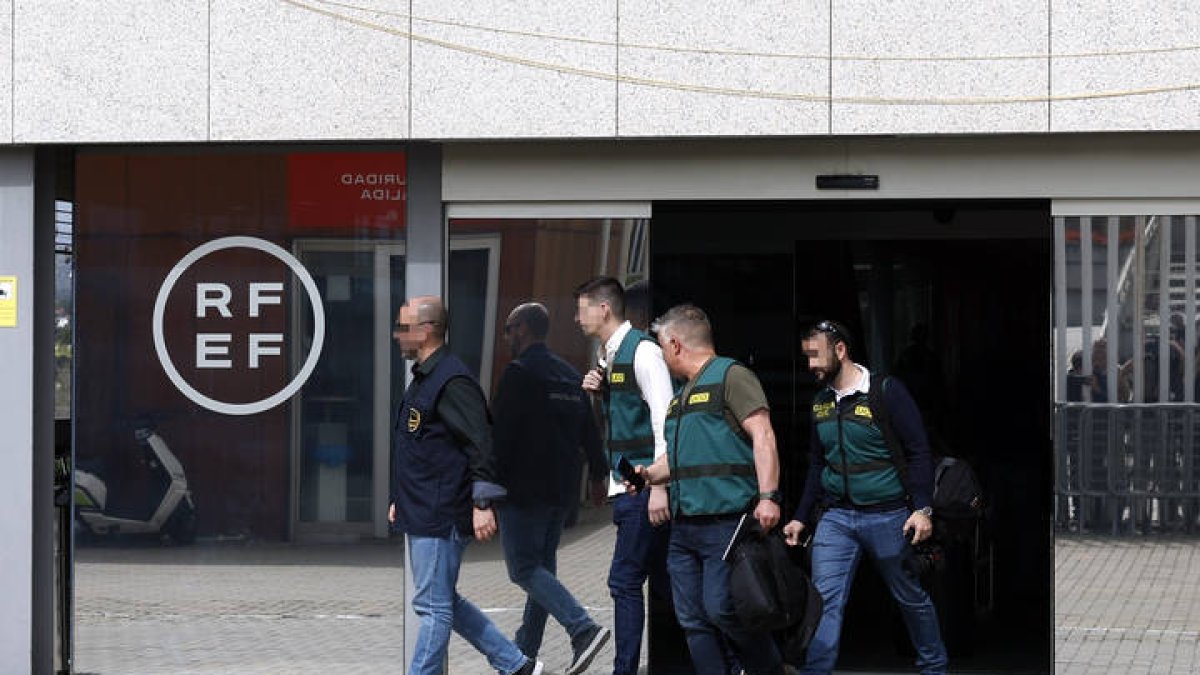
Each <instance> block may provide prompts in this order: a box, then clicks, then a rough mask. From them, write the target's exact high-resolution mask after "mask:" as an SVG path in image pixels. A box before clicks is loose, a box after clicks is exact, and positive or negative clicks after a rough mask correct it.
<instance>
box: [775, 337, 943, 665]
mask: <svg viewBox="0 0 1200 675" xmlns="http://www.w3.org/2000/svg"><path fill="white" fill-rule="evenodd" d="M849 340H850V336H849V333H848V332H847V330H846V328H845V327H844V326H842V325H841V324H839V323H835V322H833V321H822V322H820V323H818V324H817V325H816V326H815V327H814V328H813V329H812V330H810V331H809V332H808V334H807V335H806V336H805V337H804V339H803V340H802V341H801V346H802V348H803V350H804V355H805V356H806V357H808V369H809V370H810V371H812V373H813V374H814V375H815V376H816V377H817V381H818V382H823V383H824V384H825V385H826V388H825V389H823V390H822V391H820V392H818V393H817V395H816V397H815V398H814V399H813V407H812V417H813V431H812V439H811V441H810V443H811V445H810V447H811V461H810V465H809V470H808V476H807V480H806V481H805V486H804V494H803V496H801V498H800V505H799V506H798V507H797V509H796V513H795V516H794V517H793V520H792V521H791V522H789V523H788V524H787V525H785V526H784V529H783V531H784V534H785V535H786V536H787V539H788V543H789V544H792V545H793V546H794V545H796V544H798V543H799V542H800V537H801V534H802V533H803V531H804V530H805V529H807V528H808V527H810V525H809V524H808V521H809V520H810V518H812V514H813V509H814V506H815V505H816V504H817V503H818V502H820V503H821V504H822V505H823V506H824V507H826V510H825V514H824V515H823V516H821V518H820V521H819V522H818V523H817V524H816V531H815V533H814V535H813V548H812V576H813V584H814V585H816V587H817V590H818V591H819V592H820V593H821V598H822V600H824V603H825V608H824V612H823V613H822V615H821V623H820V624H819V625H818V627H817V632H816V634H815V635H814V636H813V639H812V642H811V643H810V644H809V646H808V654H807V660H806V663H805V667H804V672H805V673H830V672H832V671H833V667H834V664H835V663H836V662H837V655H838V644H839V641H840V638H841V631H842V616H843V612H844V610H845V607H846V598H847V597H848V596H849V595H850V584H851V583H852V582H853V581H854V573H855V571H856V570H857V569H858V563H859V561H860V560H861V559H862V556H863V553H866V554H867V555H869V556H870V557H871V558H872V560H873V561H874V563H875V567H876V569H878V570H879V574H880V576H881V577H883V580H884V582H885V583H886V584H887V586H888V589H889V590H890V591H891V594H892V597H894V598H895V599H896V604H897V605H898V606H899V608H900V612H901V614H902V615H903V617H904V623H905V625H906V626H907V627H908V633H909V636H910V637H911V639H912V642H913V646H914V647H915V648H916V651H917V667H919V668H920V669H921V672H923V673H928V674H935V673H945V672H946V663H947V658H946V648H945V646H944V645H943V643H942V638H941V631H940V630H939V627H938V619H937V612H936V611H935V609H934V606H933V603H932V602H931V601H930V599H929V594H928V593H926V592H925V590H924V589H923V588H921V584H920V581H919V579H917V577H916V576H914V575H913V574H912V573H911V572H910V571H909V570H908V569H906V567H908V566H906V565H905V564H904V560H905V558H906V557H907V556H911V555H912V551H911V549H910V548H909V545H908V542H906V541H905V540H906V539H908V540H909V541H911V542H912V543H914V544H916V543H920V542H922V541H924V540H926V539H928V538H929V537H930V536H931V535H932V534H933V520H932V516H933V509H932V507H931V506H930V504H931V502H932V498H933V465H932V461H931V459H930V452H929V441H928V440H927V439H926V437H925V428H924V426H923V424H922V422H921V414H920V412H919V411H918V409H917V405H916V403H915V402H913V399H912V396H910V395H909V393H908V390H907V389H905V388H904V385H903V384H902V383H901V382H900V381H899V380H897V379H894V378H885V379H882V380H878V382H876V381H873V380H872V378H871V373H870V372H868V371H867V369H866V368H864V367H863V366H861V365H859V364H857V363H855V362H854V361H852V360H851V359H850V345H849ZM875 386H879V387H881V391H880V392H876V393H877V394H881V396H879V398H880V399H881V400H882V404H883V405H885V406H887V410H886V411H884V412H883V413H877V412H874V411H873V408H872V407H871V404H870V398H869V392H870V391H871V388H872V387H875ZM884 418H886V419H887V420H888V423H887V424H881V422H883V420H884ZM884 427H890V429H889V428H884ZM889 436H890V437H892V438H894V439H895V441H893V443H896V444H898V445H901V446H903V448H902V452H903V453H904V457H903V459H902V460H900V459H899V458H897V457H895V456H893V454H892V452H893V451H895V452H900V451H901V448H895V449H893V448H891V446H890V444H889Z"/></svg>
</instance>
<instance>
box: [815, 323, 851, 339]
mask: <svg viewBox="0 0 1200 675" xmlns="http://www.w3.org/2000/svg"><path fill="white" fill-rule="evenodd" d="M813 332H816V333H825V334H826V335H828V336H829V337H830V338H833V339H836V340H838V341H839V342H845V341H846V336H845V335H843V334H842V331H840V330H838V327H837V325H836V324H834V323H833V322H832V321H830V320H828V319H826V320H823V321H821V322H820V323H818V324H817V325H815V326H813Z"/></svg>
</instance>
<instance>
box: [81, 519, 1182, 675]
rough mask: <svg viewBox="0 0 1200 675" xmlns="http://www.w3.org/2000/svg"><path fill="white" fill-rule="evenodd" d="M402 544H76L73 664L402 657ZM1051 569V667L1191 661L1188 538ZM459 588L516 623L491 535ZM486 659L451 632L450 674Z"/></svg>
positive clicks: (168, 668) (1176, 666) (180, 669)
mask: <svg viewBox="0 0 1200 675" xmlns="http://www.w3.org/2000/svg"><path fill="white" fill-rule="evenodd" d="M612 537H613V528H612V527H611V525H609V523H608V520H607V513H606V512H605V510H603V509H598V510H593V511H589V512H586V514H585V517H584V520H583V522H582V523H581V524H580V525H578V526H576V527H575V528H572V529H570V530H568V531H567V533H566V534H565V536H564V540H563V547H562V549H561V551H560V554H559V565H560V576H561V577H563V578H564V579H565V580H566V583H567V585H568V586H569V587H570V588H571V590H572V591H573V592H574V593H575V595H576V597H577V598H578V599H579V601H580V602H581V603H582V604H583V605H584V606H585V607H587V608H588V609H589V611H591V613H592V615H593V616H594V617H595V618H596V620H597V621H598V622H600V623H602V624H604V625H607V626H609V627H611V626H612V607H611V601H610V600H609V598H608V589H607V586H606V584H605V579H606V576H607V569H608V561H609V558H610V556H611V552H612ZM401 551H402V548H401V547H400V546H399V545H398V542H395V541H391V542H364V543H354V544H346V545H333V544H325V545H294V544H278V543H276V544H262V543H247V542H222V543H217V542H209V543H203V542H202V543H199V544H197V545H195V546H190V547H176V546H162V545H160V544H158V543H154V542H146V543H135V544H129V545H126V544H122V545H112V544H109V545H100V546H92V547H80V548H79V549H78V552H77V558H78V561H77V565H76V589H77V592H76V637H75V671H76V672H77V673H103V674H105V675H110V674H111V675H142V674H147V675H149V674H154V675H158V674H165V673H172V674H174V673H180V674H186V673H196V674H201V673H204V674H209V673H237V674H242V673H244V674H246V675H257V674H260V673H270V674H275V673H312V674H316V673H322V674H328V673H337V674H342V673H346V674H352V673H363V674H375V673H403V672H404V667H403V665H402V663H401V660H402V646H401V636H402V635H403V619H404V617H403V597H402V596H403V589H402V586H403V567H402V560H401ZM1055 574H1056V579H1055V598H1054V600H1055V628H1054V632H1055V657H1054V670H1055V672H1056V673H1059V674H1062V675H1085V674H1086V675H1090V674H1092V673H1146V674H1154V675H1159V674H1175V673H1178V674H1185V673H1200V539H1182V538H1180V539H1151V538H1145V539H1114V538H1101V537H1092V536H1075V535H1071V536H1060V537H1059V538H1058V539H1057V542H1056V545H1055ZM459 589H460V591H461V592H462V593H463V595H464V596H466V597H467V598H470V599H472V600H474V601H475V602H476V604H478V605H479V606H480V607H481V608H483V609H484V610H485V611H487V612H488V614H489V615H490V616H491V617H492V619H493V620H494V621H495V622H496V624H497V625H498V626H499V627H500V629H501V630H502V631H504V632H505V633H506V634H508V635H512V634H513V632H515V630H516V627H517V625H518V623H519V621H520V615H521V610H522V607H523V603H524V596H523V594H522V593H521V591H520V590H519V589H518V588H516V587H515V586H514V585H512V584H511V583H509V581H508V579H507V575H506V573H505V570H504V564H503V560H502V556H501V553H500V547H499V544H498V543H496V542H491V543H487V544H472V545H471V546H470V547H469V548H468V554H467V561H466V563H465V564H464V566H463V570H462V578H461V580H460V585H459ZM612 655H613V653H612V646H611V643H610V644H609V645H608V646H606V647H605V648H604V650H603V651H602V652H601V654H600V655H599V657H597V659H596V661H595V663H594V664H593V665H592V667H591V668H590V669H589V670H588V671H587V673H588V674H589V675H597V674H600V673H608V672H611V662H612ZM541 658H542V659H543V660H544V661H545V662H546V663H547V666H548V667H549V668H550V670H549V672H551V673H560V672H562V670H563V669H564V668H565V667H566V664H567V662H568V661H569V659H570V645H569V641H568V640H567V637H566V634H565V632H563V631H562V629H561V628H560V627H558V625H557V624H556V623H554V622H553V620H551V621H550V623H549V625H548V626H547V631H546V640H545V646H544V647H543V651H542V654H541ZM490 672H492V671H490V669H489V668H488V667H487V665H486V663H485V662H484V660H483V659H482V657H480V656H479V655H478V654H477V653H476V652H475V651H474V650H473V649H472V648H471V647H470V646H469V645H467V644H466V643H465V642H464V641H462V640H461V639H459V638H457V637H455V638H453V639H452V641H451V650H450V673H451V674H452V675H485V674H486V673H490Z"/></svg>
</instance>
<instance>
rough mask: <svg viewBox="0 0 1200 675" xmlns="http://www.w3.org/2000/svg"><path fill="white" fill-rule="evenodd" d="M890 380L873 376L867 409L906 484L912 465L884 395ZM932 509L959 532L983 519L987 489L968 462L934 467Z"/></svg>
mask: <svg viewBox="0 0 1200 675" xmlns="http://www.w3.org/2000/svg"><path fill="white" fill-rule="evenodd" d="M890 380H891V378H890V377H887V376H883V375H872V376H871V388H870V389H869V390H868V391H867V405H868V406H870V408H871V415H872V416H873V417H874V418H875V419H876V421H877V422H878V424H879V428H880V429H881V430H882V431H883V437H884V440H885V441H886V443H887V447H888V454H890V455H891V459H892V464H894V465H895V467H896V471H897V472H898V473H899V474H900V479H901V480H902V481H904V480H905V479H906V478H907V477H908V462H907V459H906V458H905V456H904V448H903V445H902V444H901V443H900V439H899V437H898V436H897V435H896V431H895V429H893V428H892V423H891V416H890V414H889V411H888V409H887V404H886V403H884V401H883V393H884V390H885V389H886V388H887V384H888V382H889V381H890ZM932 442H933V435H932V434H930V443H932ZM932 506H933V517H934V518H935V519H937V520H938V521H939V522H946V523H950V524H951V526H952V527H954V528H955V529H959V527H958V526H960V525H961V526H963V527H964V528H965V527H967V526H973V525H974V524H975V521H977V520H978V519H979V518H981V517H982V516H983V488H982V486H981V485H980V484H979V477H978V476H977V475H976V473H975V470H974V469H972V468H971V465H970V464H968V463H967V461H966V460H965V459H962V458H959V457H942V458H941V459H940V460H939V461H937V463H936V464H935V465H934V469H933V504H932Z"/></svg>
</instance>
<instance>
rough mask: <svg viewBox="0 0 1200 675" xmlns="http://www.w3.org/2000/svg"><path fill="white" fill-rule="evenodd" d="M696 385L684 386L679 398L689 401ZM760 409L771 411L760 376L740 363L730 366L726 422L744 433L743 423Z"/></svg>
mask: <svg viewBox="0 0 1200 675" xmlns="http://www.w3.org/2000/svg"><path fill="white" fill-rule="evenodd" d="M695 385H696V381H695V380H692V381H690V382H688V383H687V384H686V385H684V387H683V391H682V392H681V393H680V396H679V398H680V400H681V401H686V400H687V396H688V394H689V393H691V391H692V387H694V386H695ZM759 408H762V409H764V410H770V409H771V406H770V405H768V404H767V395H766V393H764V392H763V388H762V384H761V383H760V382H759V381H758V376H756V375H755V374H754V373H753V372H752V371H751V370H750V369H749V368H747V367H746V366H743V365H742V364H740V363H735V364H733V365H732V366H729V370H728V371H727V372H726V373H725V421H726V422H728V423H729V428H730V429H733V430H734V431H735V432H740V431H742V421H743V420H745V419H746V418H747V417H749V416H750V414H751V413H753V412H754V411H756V410H758V409H759Z"/></svg>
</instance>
